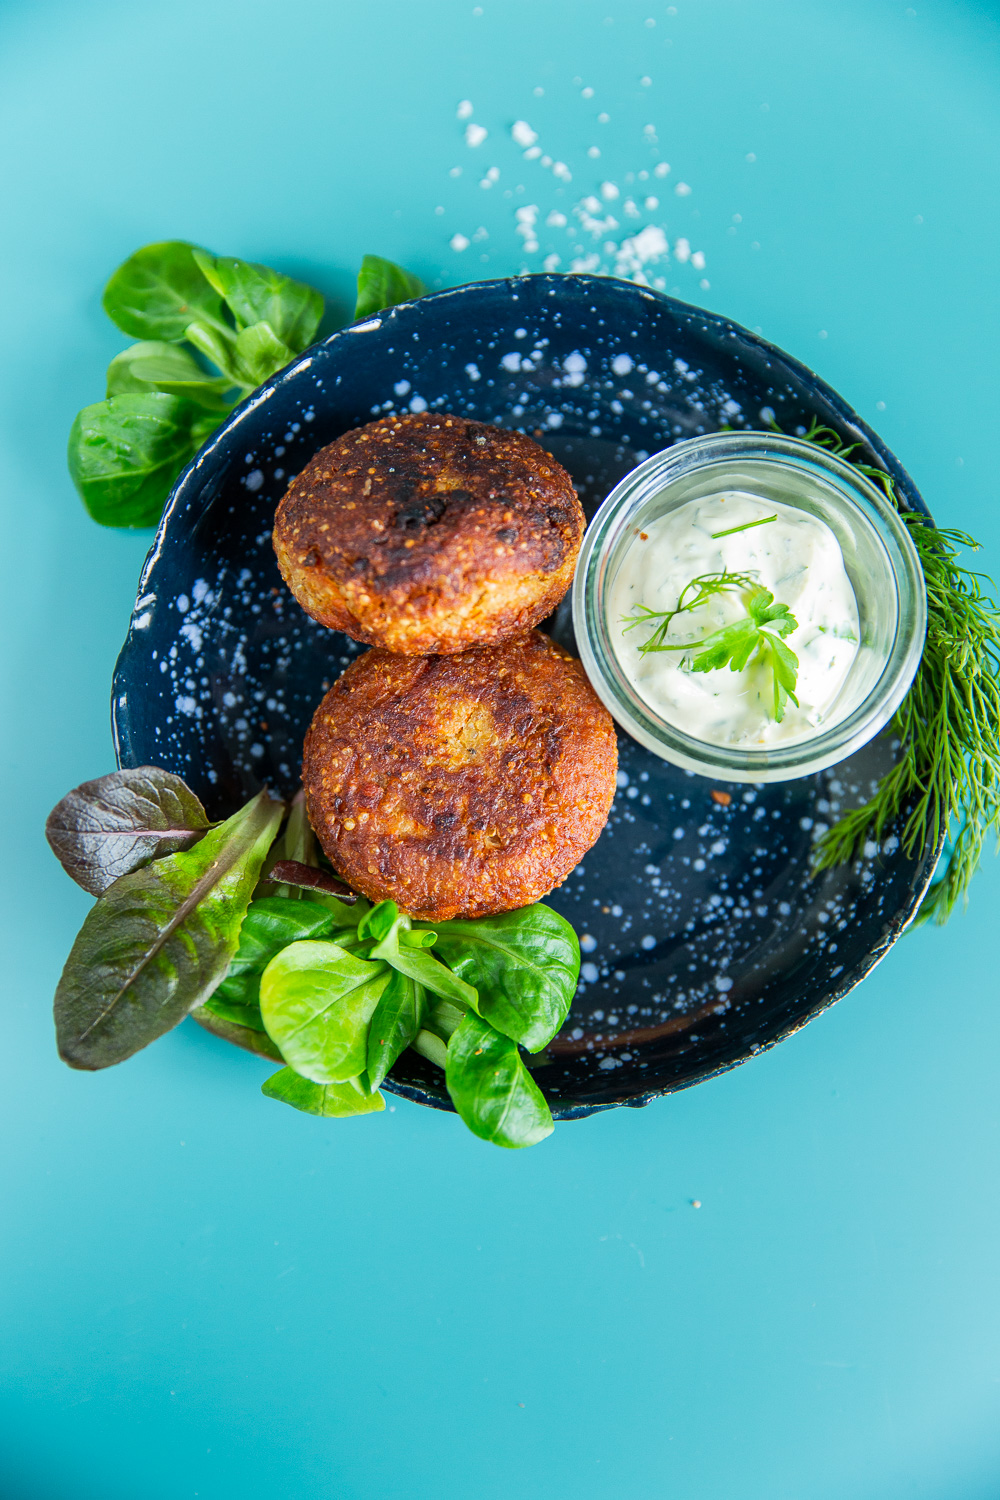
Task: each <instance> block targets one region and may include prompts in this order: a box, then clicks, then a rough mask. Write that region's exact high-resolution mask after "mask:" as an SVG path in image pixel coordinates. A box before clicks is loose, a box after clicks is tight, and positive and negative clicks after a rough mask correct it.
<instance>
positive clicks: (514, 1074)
mask: <svg viewBox="0 0 1000 1500" xmlns="http://www.w3.org/2000/svg"><path fill="white" fill-rule="evenodd" d="M445 1079H446V1082H447V1086H448V1093H449V1094H450V1095H451V1102H452V1103H453V1104H454V1106H455V1108H456V1109H457V1111H458V1113H459V1115H460V1116H461V1117H462V1120H463V1121H464V1122H465V1124H466V1125H467V1126H468V1127H469V1129H470V1130H471V1131H472V1133H473V1135H478V1136H480V1137H481V1139H482V1140H484V1141H492V1143H493V1144H494V1145H495V1146H506V1147H508V1148H518V1147H521V1146H534V1145H537V1143H538V1142H539V1141H543V1140H544V1139H545V1137H546V1136H547V1135H551V1134H552V1129H553V1125H552V1114H551V1111H550V1110H549V1106H548V1105H547V1104H546V1102H545V1096H544V1094H543V1093H542V1091H541V1089H540V1088H539V1087H538V1085H537V1083H536V1082H535V1080H534V1079H533V1078H532V1076H531V1074H530V1073H529V1072H528V1070H527V1068H526V1067H525V1066H524V1063H523V1062H522V1060H521V1055H520V1053H519V1052H518V1050H517V1043H516V1042H513V1041H511V1039H510V1037H506V1036H502V1035H501V1034H500V1032H499V1031H495V1030H494V1029H493V1027H492V1026H491V1025H490V1024H489V1022H488V1021H484V1020H483V1019H482V1018H481V1017H480V1016H475V1015H472V1014H469V1015H467V1016H465V1017H464V1019H463V1020H462V1022H461V1023H460V1025H459V1026H457V1027H456V1029H455V1030H454V1032H453V1033H452V1036H451V1040H450V1041H449V1043H448V1063H447V1070H446V1072H445Z"/></svg>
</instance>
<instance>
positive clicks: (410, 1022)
mask: <svg viewBox="0 0 1000 1500" xmlns="http://www.w3.org/2000/svg"><path fill="white" fill-rule="evenodd" d="M427 1009H428V1001H427V991H426V990H425V989H424V986H423V985H422V984H418V983H417V981H416V980H415V979H411V978H410V977H409V975H407V974H401V973H400V972H399V971H398V970H394V971H393V974H392V978H391V979H390V980H389V983H388V984H387V985H386V987H385V989H384V990H383V991H382V994H381V997H380V998H379V1002H378V1005H377V1006H376V1007H375V1011H374V1014H373V1015H372V1019H371V1025H370V1026H369V1028H368V1078H369V1081H370V1083H371V1086H372V1088H373V1089H374V1088H378V1086H379V1084H380V1083H381V1082H382V1080H383V1078H384V1077H385V1076H386V1074H387V1073H388V1071H389V1069H390V1068H391V1067H392V1065H393V1063H394V1062H395V1061H396V1059H397V1057H399V1055H400V1053H401V1052H403V1051H405V1049H406V1048H407V1047H409V1046H410V1045H411V1043H412V1042H413V1040H414V1038H415V1037H416V1035H417V1033H418V1032H419V1031H420V1029H421V1027H422V1026H423V1023H424V1016H425V1015H426V1013H427Z"/></svg>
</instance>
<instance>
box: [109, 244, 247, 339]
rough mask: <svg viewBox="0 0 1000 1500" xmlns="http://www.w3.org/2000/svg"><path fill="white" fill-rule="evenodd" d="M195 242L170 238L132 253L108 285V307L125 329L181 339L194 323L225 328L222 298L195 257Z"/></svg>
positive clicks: (142, 334) (142, 336)
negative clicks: (191, 243) (189, 242)
mask: <svg viewBox="0 0 1000 1500" xmlns="http://www.w3.org/2000/svg"><path fill="white" fill-rule="evenodd" d="M195 249H196V247H195V246H194V245H189V244H188V243H187V242H186V241H185V240H164V241H162V242H160V243H159V244H155V245H144V246H143V247H142V249H141V250H137V251H136V252H135V254H134V255H130V256H129V258H128V260H126V261H125V262H124V263H123V264H122V265H120V266H119V267H118V270H117V271H116V272H115V273H114V275H113V276H112V277H111V279H110V281H109V282H108V284H107V286H106V287H105V288H104V297H103V304H104V311H105V312H106V313H107V315H108V317H109V318H110V319H111V321H112V322H113V323H116V324H117V326H118V327H119V328H120V329H121V330H122V332H123V333H128V334H131V335H132V337H133V338H137V339H165V340H166V341H167V342H168V343H178V342H179V341H180V340H181V339H183V338H185V337H187V330H188V325H189V324H191V323H194V322H196V321H197V322H201V323H206V324H208V325H209V326H214V327H216V328H219V329H221V330H223V331H224V330H225V327H226V325H225V322H224V320H223V315H222V301H221V299H220V297H219V294H218V292H216V291H215V290H214V289H213V288H212V287H211V286H209V284H208V282H207V281H206V280H205V277H204V275H203V273H202V271H201V268H200V267H199V265H198V263H197V261H196V260H195Z"/></svg>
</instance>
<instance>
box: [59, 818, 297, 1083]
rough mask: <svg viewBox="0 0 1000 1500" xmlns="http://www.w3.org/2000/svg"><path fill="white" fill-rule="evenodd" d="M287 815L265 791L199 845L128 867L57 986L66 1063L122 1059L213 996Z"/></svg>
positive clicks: (86, 927)
mask: <svg viewBox="0 0 1000 1500" xmlns="http://www.w3.org/2000/svg"><path fill="white" fill-rule="evenodd" d="M281 816H282V805H281V803H278V802H272V801H271V799H270V797H269V796H268V794H267V793H266V792H260V793H259V794H258V796H256V797H254V798H253V800H252V801H250V802H248V803H247V805H246V806H245V807H244V808H241V809H240V811H239V812H238V813H235V814H234V815H233V817H231V818H228V819H227V820H226V821H225V822H224V823H221V824H219V825H218V827H216V828H213V829H210V830H209V832H208V833H206V834H205V835H204V837H203V838H202V839H201V841H200V842H199V843H197V844H196V845H195V846H194V848H193V849H190V850H188V851H187V852H183V853H179V854H168V855H165V856H163V858H161V859H157V860H154V861H153V863H152V864H150V865H146V866H145V867H144V868H142V869H139V870H133V871H132V872H131V873H130V874H127V875H123V876H122V877H121V878H120V879H119V880H116V881H115V883H114V885H112V886H111V887H110V888H109V889H108V890H107V891H106V892H105V893H104V895H102V896H100V897H99V898H98V900H97V903H96V904H95V906H94V907H93V908H92V909H91V911H90V912H89V913H88V915H87V918H86V920H85V921H84V924H83V927H82V928H81V929H80V933H79V935H78V937H77V939H76V942H75V943H74V944H73V947H72V950H71V951H70V955H69V958H68V959H67V960H66V966H65V968H64V969H63V973H62V978H61V979H60V981H59V986H58V989H57V990H56V997H55V1021H56V1039H57V1042H58V1045H59V1053H60V1056H61V1057H62V1058H63V1059H64V1061H66V1062H68V1063H69V1064H70V1066H71V1067H74V1068H90V1069H95V1068H106V1067H109V1066H110V1065H111V1064H112V1063H117V1062H122V1061H123V1060H124V1059H125V1058H126V1057H131V1056H132V1054H133V1053H134V1052H138V1051H139V1049H140V1048H141V1047H145V1046H147V1045H148V1044H149V1043H150V1042H152V1041H155V1040H156V1038H157V1037H158V1036H162V1035H163V1034H164V1032H166V1031H170V1030H171V1029H172V1028H173V1027H174V1026H176V1025H177V1024H178V1023H179V1022H180V1021H182V1020H183V1019H184V1017H185V1016H186V1015H187V1014H188V1012H189V1011H191V1010H193V1009H194V1008H195V1007H196V1006H198V1005H201V1004H202V1003H203V1002H204V1001H205V1000H207V999H208V997H209V996H210V995H211V993H212V991H213V990H214V989H215V988H216V986H217V985H218V984H219V982H220V981H221V980H222V979H223V977H224V976H225V974H226V971H227V970H228V968H229V963H230V960H231V959H232V957H233V954H234V953H235V952H236V948H237V944H238V942H239V934H240V927H241V924H242V922H243V918H244V915H245V914H246V909H247V906H248V905H249V902H250V898H251V896H252V895H253V889H254V886H255V885H256V883H257V879H258V876H259V875H260V870H261V866H262V865H263V863H264V857H265V855H266V854H267V851H268V849H269V847H270V845H271V841H272V839H273V838H274V836H275V834H276V833H277V831H278V825H279V824H280V822H281Z"/></svg>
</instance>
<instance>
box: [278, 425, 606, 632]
mask: <svg viewBox="0 0 1000 1500" xmlns="http://www.w3.org/2000/svg"><path fill="white" fill-rule="evenodd" d="M583 530H584V517H583V511H582V509H581V507H580V502H579V500H578V499H577V497H576V492H575V490H574V489H573V484H572V481H571V480H570V477H569V475H568V474H567V473H566V470H565V469H564V468H562V466H561V465H560V464H557V463H556V461H555V459H554V458H552V457H551V456H550V455H549V454H548V453H546V452H545V450H544V449H543V448H540V447H539V446H538V444H537V443H534V442H532V441H531V439H530V438H527V437H525V436H524V435H523V434H522V433H520V432H507V431H505V430H504V429H502V428H500V427H489V426H487V425H486V424H485V423H483V422H470V421H467V420H466V419H465V418H464V417H452V416H448V415H447V413H432V412H422V413H420V414H419V415H414V416H403V417H383V418H382V419H381V420H380V421H378V422H369V423H368V425H367V426H366V427H358V428H355V430H354V431H353V432H346V433H345V434H344V436H343V437H340V438H338V439H337V441H336V442H335V443H331V444H330V445H329V447H326V448H323V449H321V450H320V452H319V453H317V454H316V457H315V458H314V459H313V460H312V461H311V462H310V463H309V464H307V465H306V467H305V468H304V469H303V471H302V473H301V474H300V475H299V476H298V478H297V479H294V480H293V481H292V483H291V485H290V486H289V489H288V492H287V494H286V495H285V496H284V498H283V499H282V501H281V504H280V505H279V506H278V513H277V517H276V519H275V524H274V550H275V552H276V553H277V556H278V566H279V567H280V569H281V572H282V576H283V577H284V579H285V582H286V583H287V584H288V587H289V588H290V589H291V591H292V593H293V594H294V595H295V597H296V599H297V600H298V601H299V603H300V604H301V605H302V608H303V609H304V610H305V611H306V612H307V613H308V614H310V615H312V617H313V619H315V620H319V622H320V623H321V624H322V625H328V626H329V627H330V628H331V630H343V631H345V632H346V633H347V634H348V635H350V636H353V637H354V639H355V640H356V641H366V642H367V643H368V644H369V645H372V646H384V647H385V649H386V650H387V651H398V652H401V653H403V654H404V655H407V656H411V655H412V656H423V655H427V654H430V653H432V652H433V653H445V654H447V653H450V652H452V651H464V650H466V649H467V648H468V647H469V646H477V645H487V646H488V645H493V644H495V643H496V642H497V641H506V640H510V639H511V638H512V637H513V636H515V635H521V634H523V633H524V631H525V630H528V629H530V627H531V626H532V625H537V623H538V622H539V620H543V619H544V618H545V616H546V615H547V614H550V613H551V611H552V610H553V609H555V607H556V605H557V604H558V603H559V600H560V599H561V598H562V596H563V595H564V594H565V592H566V590H567V589H568V588H569V585H570V583H571V581H572V578H573V569H574V567H575V565H576V558H577V553H578V552H579V550H580V542H581V540H582V538H583Z"/></svg>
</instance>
